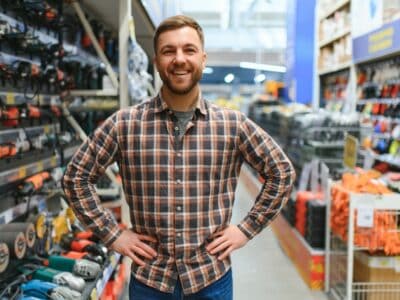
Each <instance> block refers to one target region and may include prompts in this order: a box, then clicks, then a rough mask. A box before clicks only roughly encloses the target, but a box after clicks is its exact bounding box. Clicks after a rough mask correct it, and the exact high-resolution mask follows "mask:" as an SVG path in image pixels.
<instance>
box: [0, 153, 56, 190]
mask: <svg viewBox="0 0 400 300" xmlns="http://www.w3.org/2000/svg"><path fill="white" fill-rule="evenodd" d="M59 165H60V158H59V156H58V155H54V156H52V157H50V158H47V159H43V160H39V161H37V162H35V163H31V164H28V165H25V166H22V167H19V168H15V169H11V170H7V171H4V172H1V173H0V185H5V184H7V183H11V182H14V181H17V180H21V179H24V178H25V177H28V176H31V175H33V174H36V173H39V172H42V171H44V170H47V169H51V168H55V167H58V166H59Z"/></svg>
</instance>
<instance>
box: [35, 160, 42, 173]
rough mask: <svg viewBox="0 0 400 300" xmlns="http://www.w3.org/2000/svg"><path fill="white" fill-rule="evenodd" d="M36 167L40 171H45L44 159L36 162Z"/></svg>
mask: <svg viewBox="0 0 400 300" xmlns="http://www.w3.org/2000/svg"><path fill="white" fill-rule="evenodd" d="M36 168H37V170H38V172H40V171H43V170H44V168H43V161H39V162H38V163H37V164H36Z"/></svg>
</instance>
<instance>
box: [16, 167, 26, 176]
mask: <svg viewBox="0 0 400 300" xmlns="http://www.w3.org/2000/svg"><path fill="white" fill-rule="evenodd" d="M18 177H19V178H25V177H26V168H24V167H22V168H20V169H19V170H18Z"/></svg>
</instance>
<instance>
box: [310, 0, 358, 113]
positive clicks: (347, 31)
mask: <svg viewBox="0 0 400 300" xmlns="http://www.w3.org/2000/svg"><path fill="white" fill-rule="evenodd" d="M320 2H321V1H317V6H316V9H317V13H316V16H317V17H316V34H315V36H316V45H317V47H316V54H315V59H314V60H315V77H314V85H315V87H314V96H313V107H314V108H315V109H318V108H319V107H320V106H321V101H322V99H321V95H320V94H321V92H320V91H321V88H320V86H321V82H322V77H323V76H329V75H330V74H334V73H336V72H339V71H346V70H348V72H349V77H348V83H347V88H346V94H347V95H346V98H345V99H340V100H334V99H332V100H330V101H331V102H332V103H334V104H335V106H337V104H339V105H340V107H341V109H340V110H341V111H344V112H353V111H355V86H356V77H355V68H354V63H353V61H352V59H351V56H350V57H349V58H348V59H347V60H346V61H339V62H336V63H335V64H334V65H329V66H322V67H320V66H319V61H320V56H321V53H322V51H323V49H325V48H329V47H333V44H334V43H335V42H337V41H339V40H340V39H342V38H344V37H347V36H351V24H349V25H348V27H345V28H342V29H341V30H339V31H338V32H335V33H334V34H333V35H332V36H330V37H324V38H322V39H320V35H319V30H320V28H321V23H322V22H323V21H324V20H326V19H328V18H329V17H331V16H332V15H333V14H335V13H336V12H338V11H341V10H345V9H348V11H349V13H350V12H351V10H352V3H351V0H337V1H331V2H332V5H331V7H326V6H325V5H321V4H320Z"/></svg>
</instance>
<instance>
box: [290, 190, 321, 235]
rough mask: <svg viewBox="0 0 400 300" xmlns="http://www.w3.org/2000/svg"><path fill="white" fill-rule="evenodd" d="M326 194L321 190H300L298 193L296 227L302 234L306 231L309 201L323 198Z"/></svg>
mask: <svg viewBox="0 0 400 300" xmlns="http://www.w3.org/2000/svg"><path fill="white" fill-rule="evenodd" d="M323 198H324V195H323V194H322V193H321V192H318V193H313V192H311V191H298V192H297V195H296V222H295V227H296V229H297V231H298V232H300V234H301V235H302V236H305V233H306V216H307V202H308V201H310V200H321V199H323Z"/></svg>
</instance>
